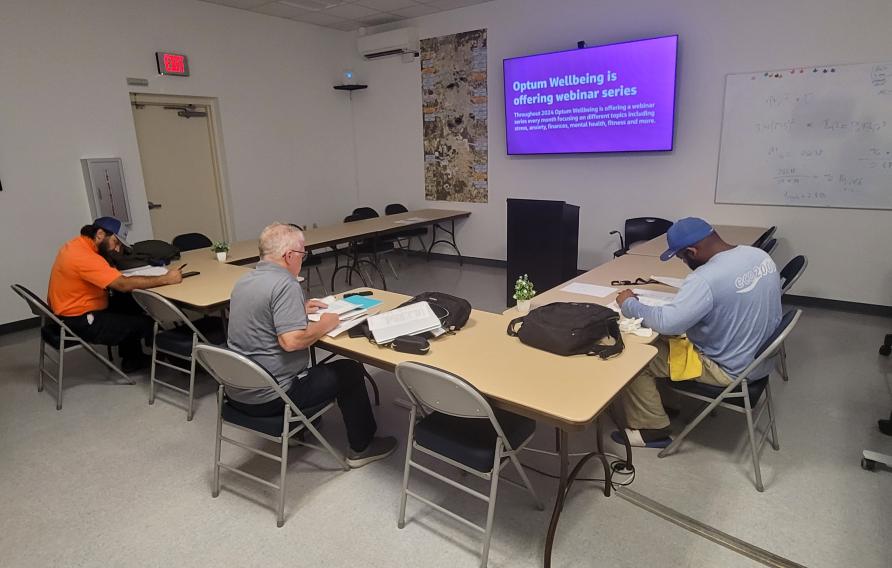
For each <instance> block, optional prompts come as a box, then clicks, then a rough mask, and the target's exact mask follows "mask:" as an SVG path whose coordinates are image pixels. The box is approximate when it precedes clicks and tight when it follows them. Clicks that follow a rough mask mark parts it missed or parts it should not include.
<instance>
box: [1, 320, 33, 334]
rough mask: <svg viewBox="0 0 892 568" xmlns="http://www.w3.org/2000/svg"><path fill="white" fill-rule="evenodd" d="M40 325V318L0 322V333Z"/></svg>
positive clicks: (13, 331)
mask: <svg viewBox="0 0 892 568" xmlns="http://www.w3.org/2000/svg"><path fill="white" fill-rule="evenodd" d="M37 327H40V318H28V319H23V320H18V321H11V322H9V323H3V324H0V335H6V334H7V333H15V332H17V331H24V330H26V329H34V328H37Z"/></svg>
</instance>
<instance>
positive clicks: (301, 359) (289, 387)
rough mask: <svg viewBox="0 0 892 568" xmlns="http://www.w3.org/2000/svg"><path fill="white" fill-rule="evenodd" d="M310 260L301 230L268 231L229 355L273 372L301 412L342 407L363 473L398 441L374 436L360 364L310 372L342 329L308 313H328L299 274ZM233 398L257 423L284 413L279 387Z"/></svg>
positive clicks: (240, 298) (237, 292) (234, 314)
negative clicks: (326, 340)
mask: <svg viewBox="0 0 892 568" xmlns="http://www.w3.org/2000/svg"><path fill="white" fill-rule="evenodd" d="M306 254H307V253H306V250H305V249H304V236H303V233H302V232H301V231H300V230H299V229H297V228H295V227H293V226H291V225H285V224H282V223H273V224H272V225H270V226H268V227H267V228H265V229H264V230H263V232H262V233H261V234H260V262H258V263H257V266H256V268H255V269H254V270H252V271H251V272H250V273H249V274H246V275H245V276H243V277H242V278H241V279H240V280H239V281H238V282H237V283H236V285H235V288H234V289H233V290H232V299H231V302H230V314H229V339H228V341H229V348H230V349H233V350H234V351H237V352H239V353H241V354H243V355H245V356H247V357H249V358H251V359H252V360H253V361H255V362H256V363H258V364H260V365H261V366H263V367H264V368H265V369H266V370H267V371H269V372H270V374H271V375H272V376H273V377H274V378H275V379H276V381H277V382H278V383H279V385H281V387H282V389H283V390H284V391H285V392H286V393H287V394H288V396H289V398H291V400H292V401H294V403H295V404H296V405H297V407H298V408H300V409H301V410H303V409H307V408H312V407H315V406H319V405H321V404H325V403H327V402H329V401H331V400H337V403H338V406H339V407H340V409H341V414H342V415H343V417H344V424H345V426H346V428H347V440H348V442H349V445H350V451H349V452H348V454H347V463H348V464H349V465H350V467H353V468H356V467H361V466H363V465H365V464H367V463H370V462H373V461H375V460H379V459H382V458H386V457H387V456H389V455H390V454H391V453H393V451H394V450H395V449H396V439H395V438H392V437H385V438H378V437H375V435H374V434H375V430H376V429H377V425H376V423H375V416H374V414H372V406H371V403H370V402H369V396H368V393H367V392H366V390H365V382H364V380H363V371H362V367H361V365H360V364H359V363H357V362H356V361H352V360H350V359H340V360H337V361H333V362H331V363H328V364H325V365H316V366H314V367H311V368H307V366H308V365H309V351H308V349H309V347H310V346H311V345H313V343H315V342H316V341H317V340H319V339H320V338H321V337H322V336H324V335H325V334H326V333H328V332H329V331H331V330H332V329H334V328H335V327H337V325H338V316H337V315H335V314H323V315H322V317H321V319H320V320H319V321H317V322H311V321H309V320H308V318H307V313H308V312H309V313H313V312H315V311H317V310H318V309H319V308H325V307H326V306H325V304H323V303H322V302H320V301H318V300H310V301H309V302H307V301H305V300H304V295H303V290H302V289H301V287H300V283H298V281H297V275H298V274H299V273H300V268H301V265H302V263H303V259H304V257H305V256H306ZM226 395H227V397H228V398H229V402H230V404H231V405H232V406H233V407H234V408H237V409H238V410H241V411H242V412H245V413H247V414H251V415H253V416H275V415H277V414H281V413H282V412H283V411H284V402H283V401H282V399H281V398H280V397H279V395H278V394H276V392H275V391H274V390H273V389H271V388H269V389H235V388H227V389H226Z"/></svg>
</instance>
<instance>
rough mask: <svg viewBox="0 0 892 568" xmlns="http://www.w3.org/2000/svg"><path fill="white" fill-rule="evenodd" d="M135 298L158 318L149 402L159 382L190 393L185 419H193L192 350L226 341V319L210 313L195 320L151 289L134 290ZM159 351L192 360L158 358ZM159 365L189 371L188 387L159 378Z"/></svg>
mask: <svg viewBox="0 0 892 568" xmlns="http://www.w3.org/2000/svg"><path fill="white" fill-rule="evenodd" d="M133 299H134V300H136V303H137V304H139V305H140V307H142V309H143V310H145V312H146V313H147V314H149V317H151V318H152V319H153V320H155V326H154V329H153V331H152V335H153V336H154V338H155V340H154V342H153V343H152V367H151V371H150V372H149V404H155V384H156V383H157V384H159V385H161V386H164V387H167V388H169V389H171V390H174V391H176V392H178V393H181V394H185V395H186V396H188V397H189V403H188V406H187V407H186V420H187V421H189V420H192V416H193V414H194V404H193V400H194V399H195V360H194V359H193V358H192V350H193V349H194V348H195V346H196V345H198V344H199V343H211V344H214V345H221V344H223V343H225V342H226V331H225V330H224V328H223V320H222V319H221V318H212V317H207V318H202V319H200V320H198V321H192V320H190V319H189V318H188V317H187V316H186V314H184V313H183V312H182V310H180V309H179V308H178V307H176V306H175V305H174V304H173V302H171V301H170V300H168V299H167V298H164V297H163V296H161V295H159V294H156V293H155V292H152V291H150V290H134V291H133ZM159 353H163V354H164V355H167V356H168V357H174V358H176V359H179V360H181V361H185V362H186V363H188V364H189V368H188V369H185V368H183V367H181V366H179V365H175V364H172V363H168V362H167V361H161V360H159V359H158V354H159ZM158 365H161V366H162V367H167V368H168V369H173V370H174V371H177V372H178V373H183V374H186V375H189V389H188V390H186V389H184V388H181V387H178V386H176V385H172V384H170V383H168V382H165V381H162V380H160V379H158V377H157V375H158Z"/></svg>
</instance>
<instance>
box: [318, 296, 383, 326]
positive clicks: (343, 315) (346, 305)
mask: <svg viewBox="0 0 892 568" xmlns="http://www.w3.org/2000/svg"><path fill="white" fill-rule="evenodd" d="M321 301H322V302H324V303H326V304H328V307H327V308H323V309H320V310H319V311H317V312H315V313H312V314H308V315H307V318H309V320H310V321H319V320H320V319H322V314H337V316H338V318H340V320H341V321H347V320H351V319H355V318H357V317H359V316H362V315H365V314H366V312H368V310H366V309H365V308H363V307H360V306H359V305H357V304H355V303H353V302H348V301H347V300H336V299H334V297H332V296H328V297H327V298H323V299H322V300H321Z"/></svg>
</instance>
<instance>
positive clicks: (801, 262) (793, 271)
mask: <svg viewBox="0 0 892 568" xmlns="http://www.w3.org/2000/svg"><path fill="white" fill-rule="evenodd" d="M807 267H808V258H807V257H806V256H805V255H801V254H800V255H799V256H796V257H794V258H793V259H792V260H790V262H788V263H787V264H785V265H784V267H783V268H782V269H781V271H780V274H779V276H780V281H781V295H782V296H783V295H784V294H786V293H787V292H789V291H790V288H792V287H793V284H795V283H796V281H797V280H799V277H800V276H802V274H803V273H804V272H805V269H806V268H807ZM777 359H778V363H779V366H780V374H781V378H782V379H783V380H785V381H789V380H790V374H789V372H788V371H787V346H786V345H784V344H783V343H782V344H781V346H780V351H778V357H777Z"/></svg>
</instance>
